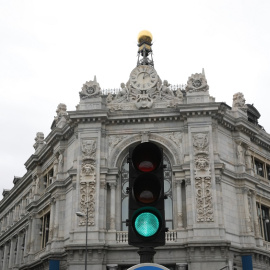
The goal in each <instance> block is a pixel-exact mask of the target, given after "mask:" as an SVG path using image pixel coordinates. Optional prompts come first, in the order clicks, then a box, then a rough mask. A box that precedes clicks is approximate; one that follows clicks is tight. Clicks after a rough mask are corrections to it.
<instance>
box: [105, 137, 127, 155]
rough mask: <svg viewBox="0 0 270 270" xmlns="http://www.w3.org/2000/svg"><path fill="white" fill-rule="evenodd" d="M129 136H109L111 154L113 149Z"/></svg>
mask: <svg viewBox="0 0 270 270" xmlns="http://www.w3.org/2000/svg"><path fill="white" fill-rule="evenodd" d="M127 136H128V135H111V136H109V153H111V151H112V149H113V148H114V147H115V146H116V145H117V144H118V143H119V142H121V141H123V139H125V138H126V137H127Z"/></svg>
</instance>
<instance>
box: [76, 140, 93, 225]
mask: <svg viewBox="0 0 270 270" xmlns="http://www.w3.org/2000/svg"><path fill="white" fill-rule="evenodd" d="M96 150H97V148H96V142H95V141H94V140H83V141H82V167H81V177H80V195H81V198H80V208H81V211H82V212H83V213H85V214H86V213H87V209H88V225H90V226H93V225H95V192H96ZM85 224H86V216H84V217H81V218H80V223H79V225H85Z"/></svg>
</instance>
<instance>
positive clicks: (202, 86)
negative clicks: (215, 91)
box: [186, 70, 209, 93]
mask: <svg viewBox="0 0 270 270" xmlns="http://www.w3.org/2000/svg"><path fill="white" fill-rule="evenodd" d="M208 90H209V86H208V84H207V80H206V78H205V74H204V70H203V71H202V73H195V74H192V75H191V76H190V77H189V78H188V81H187V86H186V92H188V93H192V92H206V91H208Z"/></svg>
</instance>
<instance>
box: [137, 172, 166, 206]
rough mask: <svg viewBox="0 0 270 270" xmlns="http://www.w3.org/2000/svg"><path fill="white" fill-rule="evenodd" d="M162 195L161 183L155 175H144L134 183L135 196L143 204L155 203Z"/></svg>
mask: <svg viewBox="0 0 270 270" xmlns="http://www.w3.org/2000/svg"><path fill="white" fill-rule="evenodd" d="M160 193H161V186H160V181H159V180H158V179H157V177H156V176H155V175H153V174H143V175H141V176H139V177H138V178H137V179H136V181H135V183H134V196H135V198H136V200H137V201H139V202H140V203H143V204H151V203H153V202H155V201H156V200H157V199H158V198H159V196H160Z"/></svg>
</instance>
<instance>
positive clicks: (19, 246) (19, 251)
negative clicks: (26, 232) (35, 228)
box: [15, 233, 23, 266]
mask: <svg viewBox="0 0 270 270" xmlns="http://www.w3.org/2000/svg"><path fill="white" fill-rule="evenodd" d="M22 241H23V233H19V235H18V242H17V254H16V260H15V265H16V266H18V265H20V263H21V257H22Z"/></svg>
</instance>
